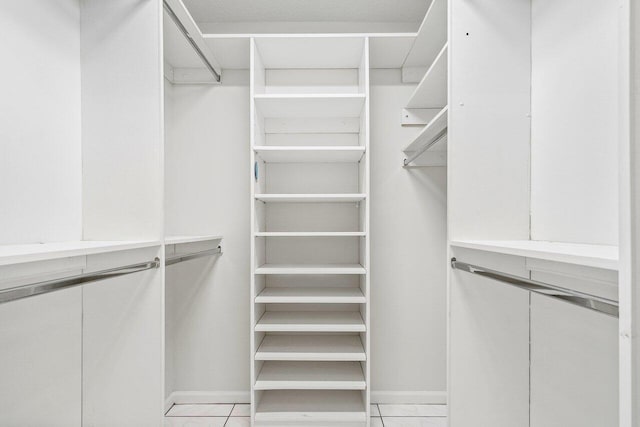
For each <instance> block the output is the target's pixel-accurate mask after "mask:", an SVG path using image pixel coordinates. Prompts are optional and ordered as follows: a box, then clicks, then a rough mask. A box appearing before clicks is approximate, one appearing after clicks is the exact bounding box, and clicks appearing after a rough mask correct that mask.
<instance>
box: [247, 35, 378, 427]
mask: <svg viewBox="0 0 640 427" xmlns="http://www.w3.org/2000/svg"><path fill="white" fill-rule="evenodd" d="M250 93H251V156H250V157H251V164H250V170H251V172H250V173H251V183H252V185H251V211H252V224H251V228H252V244H251V252H252V254H251V266H252V275H251V306H252V310H251V328H252V331H251V333H252V341H251V347H252V348H251V354H252V360H251V381H252V390H251V393H252V423H253V425H280V426H282V425H305V424H311V425H313V424H316V425H318V423H320V424H322V425H327V424H334V423H335V425H340V426H349V425H359V426H362V425H367V424H368V419H369V418H368V415H369V413H368V412H369V410H368V408H369V389H370V382H369V371H370V367H369V347H370V345H369V267H370V265H369V236H368V233H369V53H368V39H367V38H365V37H356V36H348V35H345V36H329V37H327V36H311V35H309V36H287V37H278V36H265V37H260V38H254V39H252V40H251V91H250Z"/></svg>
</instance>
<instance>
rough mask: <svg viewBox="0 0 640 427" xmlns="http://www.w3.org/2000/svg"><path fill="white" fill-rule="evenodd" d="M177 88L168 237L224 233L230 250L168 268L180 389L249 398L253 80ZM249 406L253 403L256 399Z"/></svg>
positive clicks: (228, 75)
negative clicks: (244, 393)
mask: <svg viewBox="0 0 640 427" xmlns="http://www.w3.org/2000/svg"><path fill="white" fill-rule="evenodd" d="M248 78H249V76H248V72H246V71H225V73H224V76H223V79H224V80H223V81H224V84H223V85H221V86H174V87H173V88H172V100H173V102H171V103H170V104H171V106H170V108H171V111H172V115H171V118H170V123H171V126H170V129H169V132H168V135H167V141H166V146H165V149H166V176H165V185H166V234H167V235H176V234H180V235H185V234H221V235H224V240H223V241H222V247H223V251H224V254H223V255H222V256H220V257H218V258H217V260H215V262H214V261H213V259H209V258H204V259H201V260H196V261H190V262H187V263H181V264H176V265H174V266H171V267H169V268H168V269H167V278H166V288H167V328H168V329H167V334H168V340H170V341H171V342H172V347H171V349H169V351H173V354H172V355H171V356H169V360H172V361H173V375H172V382H173V387H172V389H171V390H169V389H168V390H167V394H168V393H169V392H171V391H176V390H178V391H210V392H211V391H222V392H225V393H226V392H246V399H248V397H249V392H248V390H249V357H250V354H249V272H250V270H249V253H250V252H249V243H250V240H249V238H250V237H249V226H250V220H249V214H250V210H249V200H250V198H249V183H250V182H249V177H250V175H249V173H248V171H247V167H246V166H247V164H248V163H249V160H248V158H249V86H248V85H249V80H248ZM247 401H248V400H247Z"/></svg>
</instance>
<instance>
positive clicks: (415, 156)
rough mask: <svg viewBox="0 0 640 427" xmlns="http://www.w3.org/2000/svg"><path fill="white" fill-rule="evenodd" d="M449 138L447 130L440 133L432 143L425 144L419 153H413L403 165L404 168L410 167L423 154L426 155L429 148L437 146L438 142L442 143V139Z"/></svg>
mask: <svg viewBox="0 0 640 427" xmlns="http://www.w3.org/2000/svg"><path fill="white" fill-rule="evenodd" d="M446 136H447V129H443V130H442V131H440V133H439V134H437V135H436V136H435V138H433V139H432V140H431V142H430V143H428V144H425V145H424V147H422V148H420V149H419V150H418V151H416V152H415V153H413V155H412V156H411V157H409V158H407V159H404V162H403V165H402V167H407V166H409V163H411V162H413V161H414V160H415V159H417V158H418V157H420V155H421V154H422V153H424V152H425V151H427V150H428V149H429V148H431V147H433V146H434V145H436V144H437V143H438V142H440V141H442V139H444V138H445V137H446Z"/></svg>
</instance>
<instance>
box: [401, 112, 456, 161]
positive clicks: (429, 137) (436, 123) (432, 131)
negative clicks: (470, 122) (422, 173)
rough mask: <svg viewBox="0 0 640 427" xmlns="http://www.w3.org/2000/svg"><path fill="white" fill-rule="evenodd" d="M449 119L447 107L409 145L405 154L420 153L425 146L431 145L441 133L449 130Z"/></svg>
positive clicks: (405, 149)
mask: <svg viewBox="0 0 640 427" xmlns="http://www.w3.org/2000/svg"><path fill="white" fill-rule="evenodd" d="M448 117H449V107H448V106H446V107H444V108H443V109H442V110H440V112H439V113H438V114H437V115H436V116H435V117H434V118H433V120H431V121H430V122H429V123H428V124H427V125H426V126H425V127H424V129H422V131H421V132H420V133H419V134H418V135H417V136H416V137H415V139H414V140H413V141H411V143H410V144H409V145H407V146H406V147H405V148H404V150H402V151H404V152H405V153H407V152H412V151H418V150H419V149H420V148H422V147H424V146H425V145H428V144H430V143H431V142H432V141H433V139H434V138H435V137H436V136H438V134H439V133H440V132H442V131H443V130H444V129H446V128H447V123H448ZM436 145H438V144H436ZM432 148H433V147H431V148H430V149H432Z"/></svg>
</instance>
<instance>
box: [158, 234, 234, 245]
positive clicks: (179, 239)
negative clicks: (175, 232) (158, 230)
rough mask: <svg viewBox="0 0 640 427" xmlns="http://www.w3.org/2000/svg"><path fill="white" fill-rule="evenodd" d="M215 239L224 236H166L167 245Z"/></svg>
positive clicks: (220, 238)
mask: <svg viewBox="0 0 640 427" xmlns="http://www.w3.org/2000/svg"><path fill="white" fill-rule="evenodd" d="M214 240H222V236H218V235H201V236H167V237H165V238H164V243H165V245H179V244H182V243H196V242H209V241H214Z"/></svg>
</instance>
